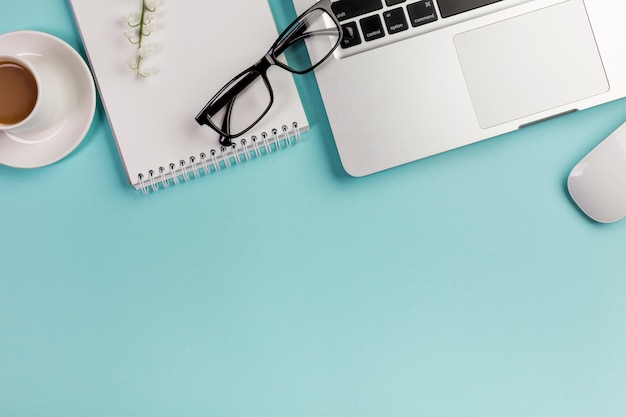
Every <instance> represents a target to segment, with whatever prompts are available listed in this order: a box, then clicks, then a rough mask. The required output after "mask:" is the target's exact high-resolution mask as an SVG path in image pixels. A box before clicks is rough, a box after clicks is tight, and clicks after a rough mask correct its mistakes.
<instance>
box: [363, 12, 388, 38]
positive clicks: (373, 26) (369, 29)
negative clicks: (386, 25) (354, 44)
mask: <svg viewBox="0 0 626 417" xmlns="http://www.w3.org/2000/svg"><path fill="white" fill-rule="evenodd" d="M360 23H361V30H363V37H364V38H365V42H369V41H373V40H374V39H378V38H382V37H383V36H385V30H384V29H383V22H381V21H380V16H378V15H377V14H375V15H373V16H369V17H365V18H363V19H361V20H360Z"/></svg>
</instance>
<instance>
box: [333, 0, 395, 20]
mask: <svg viewBox="0 0 626 417" xmlns="http://www.w3.org/2000/svg"><path fill="white" fill-rule="evenodd" d="M330 7H331V8H332V9H333V12H334V13H335V16H337V20H339V21H342V20H347V19H352V18H353V17H357V16H361V15H364V14H366V13H370V12H374V11H376V10H380V9H382V8H383V2H382V0H339V1H336V2H334V3H332V4H331V5H330Z"/></svg>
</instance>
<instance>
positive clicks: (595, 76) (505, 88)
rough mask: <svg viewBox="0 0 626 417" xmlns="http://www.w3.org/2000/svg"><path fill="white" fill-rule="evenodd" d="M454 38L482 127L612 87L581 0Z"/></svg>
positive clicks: (560, 104)
mask: <svg viewBox="0 0 626 417" xmlns="http://www.w3.org/2000/svg"><path fill="white" fill-rule="evenodd" d="M454 44H455V47H456V52H457V55H458V58H459V61H460V63H461V67H462V70H463V75H464V77H465V81H466V84H467V88H468V90H469V93H470V97H471V100H472V104H473V106H474V111H475V113H476V117H477V119H478V123H479V125H480V127H481V128H483V129H487V128H490V127H494V126H497V125H499V124H502V123H506V122H510V121H513V120H517V119H520V118H523V117H527V116H531V115H534V114H537V113H541V112H544V111H547V110H551V109H556V108H558V107H560V106H563V105H566V104H568V103H573V102H575V101H577V100H581V99H584V98H587V97H591V96H594V95H597V94H601V93H604V92H606V91H608V89H609V83H608V81H607V78H606V74H605V71H604V67H603V65H602V61H601V59H600V54H599V52H598V49H597V46H596V43H595V39H594V36H593V32H592V30H591V26H590V24H589V20H588V17H587V13H586V10H585V6H584V4H583V2H582V1H581V0H569V1H565V2H563V3H559V4H556V5H553V6H550V7H546V8H543V9H540V10H537V11H533V12H530V13H527V14H524V15H521V16H517V17H514V18H511V19H508V20H504V21H502V22H498V23H494V24H492V25H488V26H484V27H481V28H478V29H474V30H471V31H468V32H464V33H461V34H458V35H456V36H455V37H454ZM543 116H544V117H545V115H543Z"/></svg>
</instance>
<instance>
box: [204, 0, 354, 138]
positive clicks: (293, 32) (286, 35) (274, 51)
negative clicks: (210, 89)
mask: <svg viewBox="0 0 626 417" xmlns="http://www.w3.org/2000/svg"><path fill="white" fill-rule="evenodd" d="M315 10H322V11H323V12H325V13H326V14H327V15H328V16H329V17H330V18H331V19H332V20H333V21H334V23H335V25H336V27H337V32H335V31H333V32H332V34H335V33H336V34H337V35H338V37H337V42H336V44H335V45H334V46H333V47H332V48H331V49H330V50H329V52H328V53H327V54H326V55H325V56H324V57H323V58H322V59H320V60H319V61H318V62H317V63H315V64H313V65H311V66H310V67H308V68H306V69H304V70H296V69H294V68H291V67H289V65H288V64H285V63H283V62H281V61H280V60H278V59H277V57H278V56H280V55H281V54H282V53H283V52H284V51H285V50H286V49H287V48H288V47H289V46H290V45H291V44H292V43H293V42H295V41H297V40H299V39H300V38H301V35H302V34H301V33H299V31H298V29H299V28H298V25H301V26H302V29H306V22H307V19H306V17H307V15H309V14H311V13H313V12H314V11H315ZM342 38H343V32H342V30H341V24H340V23H339V20H338V19H337V17H336V16H335V14H334V12H333V11H332V9H331V0H319V1H317V2H316V3H315V4H314V5H312V6H311V7H309V8H308V9H307V10H306V11H304V12H303V13H302V14H300V15H299V16H298V17H297V18H296V19H295V20H294V21H293V22H291V23H290V24H289V26H287V28H285V30H283V31H282V33H281V34H280V36H278V39H277V40H276V41H275V42H274V44H273V45H272V46H271V47H270V49H269V50H268V51H267V53H266V54H265V55H264V56H263V57H262V58H261V59H259V60H258V61H257V62H256V63H255V64H253V65H252V66H250V67H249V68H247V69H246V70H244V71H242V72H241V73H239V74H238V75H237V76H236V77H234V78H233V79H232V80H230V81H229V82H228V83H227V84H226V85H224V87H222V89H220V91H219V92H218V93H217V94H215V95H214V96H213V98H212V99H211V100H210V101H209V102H208V103H207V104H206V105H205V106H204V108H203V109H202V110H201V111H200V113H198V115H197V116H196V122H198V123H199V124H200V125H207V126H209V127H210V128H211V129H213V130H215V131H216V132H217V133H218V134H219V135H220V143H221V144H222V145H223V146H231V145H232V142H231V139H234V138H236V137H239V136H241V135H243V134H245V133H246V132H248V131H249V130H250V129H252V128H253V127H254V126H255V125H256V124H257V123H258V122H259V121H260V120H261V119H263V117H265V115H266V114H267V112H268V111H269V109H270V108H271V107H272V104H273V103H274V90H273V89H272V86H271V83H270V81H269V78H268V77H267V70H268V69H269V68H270V67H271V66H272V65H277V66H278V67H280V68H282V69H284V70H286V71H289V72H291V73H294V74H306V73H308V72H310V71H313V70H314V69H315V68H317V67H318V66H319V65H320V64H322V63H323V62H324V61H326V60H327V59H328V58H329V57H330V56H331V55H332V54H333V52H334V51H335V49H337V47H338V46H339V45H340V44H341V40H342ZM246 74H247V75H246ZM258 77H261V78H262V79H263V82H264V83H265V86H266V88H267V91H268V92H269V98H270V100H269V104H268V106H267V108H266V109H265V110H264V111H263V113H262V114H261V115H260V116H259V117H258V118H257V119H256V120H255V121H254V122H253V123H251V124H250V126H248V127H247V128H246V129H244V130H242V131H241V132H237V133H236V134H231V133H230V116H231V112H232V108H233V106H234V102H235V99H236V98H237V96H238V95H239V94H240V93H241V92H243V91H244V90H245V89H246V88H247V87H248V86H250V85H251V84H252V83H253V82H254V81H255V80H256V79H257V78H258ZM227 90H228V91H227ZM225 91H227V93H226V94H224V95H222V94H223V93H224V92H225ZM226 106H227V107H228V108H227V109H226V114H225V117H224V120H223V122H222V126H221V127H218V126H216V125H215V124H214V123H213V122H211V117H212V116H214V115H215V114H217V113H218V112H219V111H221V110H222V109H223V108H224V107H226Z"/></svg>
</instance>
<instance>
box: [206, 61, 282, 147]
mask: <svg viewBox="0 0 626 417" xmlns="http://www.w3.org/2000/svg"><path fill="white" fill-rule="evenodd" d="M246 79H247V80H248V81H247V82H245V84H246V87H245V88H244V89H243V90H241V91H239V92H238V93H237V94H236V95H235V96H233V98H232V99H231V100H230V102H228V103H226V102H223V103H221V104H222V105H221V106H220V107H219V110H218V111H217V112H216V113H215V114H213V115H211V116H210V117H209V121H210V123H211V124H212V125H213V126H214V127H215V128H216V129H217V130H218V131H220V132H221V133H222V134H224V135H225V136H239V135H241V134H243V133H244V132H245V131H246V130H247V129H249V128H250V126H252V125H254V124H256V122H257V121H258V120H259V118H261V117H262V116H263V115H264V114H265V112H266V111H267V110H268V109H269V107H270V105H271V101H272V99H271V93H270V90H269V87H268V86H267V85H266V83H265V80H264V78H263V77H262V76H261V75H260V74H259V73H258V72H255V71H248V72H245V73H243V74H241V75H240V76H239V77H237V78H235V79H233V80H232V81H231V82H230V84H229V85H228V87H227V88H226V89H225V90H224V91H223V92H222V93H221V94H220V95H218V96H216V97H214V99H213V102H214V103H218V102H220V99H221V98H222V97H227V96H229V95H231V93H230V91H231V89H232V88H238V87H239V86H241V85H242V83H241V80H246ZM249 80H252V81H251V82H250V81H249ZM248 83H249V84H248Z"/></svg>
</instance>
